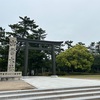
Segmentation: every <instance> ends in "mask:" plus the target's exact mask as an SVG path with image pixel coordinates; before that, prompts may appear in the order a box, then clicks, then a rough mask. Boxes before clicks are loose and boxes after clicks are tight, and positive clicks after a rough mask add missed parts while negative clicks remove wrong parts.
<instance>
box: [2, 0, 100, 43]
mask: <svg viewBox="0 0 100 100" xmlns="http://www.w3.org/2000/svg"><path fill="white" fill-rule="evenodd" d="M19 16H22V17H24V16H28V17H30V18H31V19H34V20H35V22H36V24H38V25H39V26H40V27H41V28H43V29H44V30H46V33H47V34H48V35H47V38H46V40H51V41H54V40H55V41H66V40H72V41H74V43H77V42H80V41H81V42H83V43H85V44H86V45H89V44H90V43H91V42H98V41H99V40H100V0H0V26H1V27H3V28H5V29H6V31H9V27H8V25H9V24H14V23H17V22H18V21H19Z"/></svg>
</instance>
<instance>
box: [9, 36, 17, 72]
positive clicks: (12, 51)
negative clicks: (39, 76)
mask: <svg viewBox="0 0 100 100" xmlns="http://www.w3.org/2000/svg"><path fill="white" fill-rule="evenodd" d="M16 43H17V39H16V38H15V37H10V38H9V56H8V67H7V71H8V72H15V60H16V59H15V58H16Z"/></svg>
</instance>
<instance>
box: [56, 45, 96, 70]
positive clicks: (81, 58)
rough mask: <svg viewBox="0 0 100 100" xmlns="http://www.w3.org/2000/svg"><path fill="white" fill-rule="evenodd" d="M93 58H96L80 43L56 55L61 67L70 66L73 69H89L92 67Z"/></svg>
mask: <svg viewBox="0 0 100 100" xmlns="http://www.w3.org/2000/svg"><path fill="white" fill-rule="evenodd" d="M93 60H94V58H93V56H92V54H91V53H89V51H88V50H87V48H86V47H84V46H83V45H79V44H77V45H75V46H73V47H72V48H69V49H67V50H66V51H64V52H61V53H60V54H59V55H58V56H57V57H56V61H57V65H58V66H59V67H65V66H66V67H67V68H70V69H71V71H75V70H77V69H80V70H84V71H88V70H90V69H91V65H92V64H93Z"/></svg>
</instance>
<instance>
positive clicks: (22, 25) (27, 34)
mask: <svg viewBox="0 0 100 100" xmlns="http://www.w3.org/2000/svg"><path fill="white" fill-rule="evenodd" d="M19 18H20V21H19V22H18V23H15V24H11V25H9V27H10V28H11V30H12V32H5V29H3V28H2V27H0V55H1V56H2V57H0V70H5V71H6V69H5V68H7V57H8V37H10V36H13V37H20V38H29V39H33V40H44V39H45V38H46V35H47V34H46V33H45V30H43V29H42V28H40V27H39V25H37V24H36V23H35V21H34V20H31V19H30V18H29V17H27V16H25V17H19ZM30 45H31V44H30ZM23 46H24V43H23V42H18V43H17V53H16V61H17V62H16V70H22V66H23V65H24V64H23V62H24V55H25V54H24V49H23ZM38 46H39V45H37V47H38ZM43 58H44V59H45V60H46V59H47V55H46V54H45V53H44V52H41V50H40V51H35V50H30V51H29V66H28V70H29V72H31V70H33V69H34V68H35V67H36V68H37V69H39V68H40V67H41V66H42V67H44V66H47V65H46V63H45V61H44V60H43ZM4 62H5V63H4ZM47 62H49V59H48V60H47ZM3 63H4V65H3V66H1V65H2V64H3ZM48 66H49V64H48Z"/></svg>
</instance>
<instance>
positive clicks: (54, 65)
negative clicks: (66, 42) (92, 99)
mask: <svg viewBox="0 0 100 100" xmlns="http://www.w3.org/2000/svg"><path fill="white" fill-rule="evenodd" d="M17 41H18V42H24V43H25V60H24V68H23V76H27V68H28V50H29V49H34V50H48V51H49V50H50V51H51V56H52V74H53V75H56V64H55V51H58V50H60V48H59V49H56V48H55V46H61V44H62V43H63V41H58V42H56V41H45V40H32V39H25V38H19V37H17ZM29 43H32V44H38V45H39V47H30V46H29ZM42 45H49V46H50V47H51V48H44V47H42Z"/></svg>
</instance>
